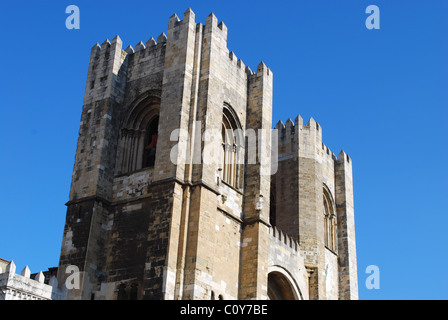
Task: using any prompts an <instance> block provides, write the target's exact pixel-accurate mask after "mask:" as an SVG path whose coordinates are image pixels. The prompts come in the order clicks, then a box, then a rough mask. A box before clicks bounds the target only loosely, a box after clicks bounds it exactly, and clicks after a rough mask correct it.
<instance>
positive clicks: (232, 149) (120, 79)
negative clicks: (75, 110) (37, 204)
mask: <svg viewBox="0 0 448 320" xmlns="http://www.w3.org/2000/svg"><path fill="white" fill-rule="evenodd" d="M227 31H228V30H227V27H226V25H225V24H224V23H223V22H219V21H218V19H217V18H216V16H215V15H214V14H210V15H209V16H208V17H207V18H206V22H205V24H202V23H198V22H196V20H195V14H194V12H193V11H192V10H191V9H188V10H187V11H186V12H185V13H184V14H183V16H182V17H179V16H177V15H176V14H174V15H173V16H172V17H171V18H169V21H168V29H167V32H166V33H162V34H161V35H160V36H158V37H157V38H156V39H155V38H150V39H149V40H148V41H147V42H146V43H143V42H140V43H138V44H137V45H136V46H135V47H134V48H133V47H132V46H129V47H127V48H123V43H122V40H121V39H120V38H119V37H118V36H116V37H115V38H114V39H113V40H112V41H109V40H106V41H104V42H103V43H102V44H101V45H99V44H96V45H95V46H93V48H92V49H91V55H90V62H89V66H88V68H89V69H88V75H87V83H86V89H85V96H84V101H83V107H82V114H81V123H80V129H79V138H78V143H77V149H76V156H75V163H74V167H73V175H72V182H71V188H70V195H69V199H68V200H69V201H68V202H67V204H66V205H67V213H66V221H65V227H64V233H63V239H62V247H61V255H60V261H59V267H58V275H57V277H58V279H57V280H58V284H59V286H60V287H61V286H63V285H64V283H66V282H67V281H68V280H70V279H69V277H70V276H71V275H72V274H71V273H70V272H68V271H67V270H73V266H75V267H76V268H77V270H79V273H78V276H79V278H78V280H79V284H78V285H77V286H72V287H71V289H70V290H68V291H67V295H68V296H67V298H68V299H70V300H268V299H269V300H350V299H358V280H357V260H356V241H355V222H354V202H353V181H352V159H351V158H350V157H349V156H348V155H347V154H346V153H345V152H344V151H341V152H340V153H339V154H338V155H337V156H336V155H335V154H334V153H333V152H332V151H331V150H329V148H328V147H327V146H325V144H324V143H323V140H322V138H323V135H322V127H321V126H320V125H319V123H317V122H316V121H315V120H314V119H310V120H309V121H307V122H304V120H303V119H302V118H301V117H300V116H295V115H294V120H291V119H288V120H287V121H286V122H285V123H283V122H281V121H280V122H278V123H277V124H273V123H272V108H273V105H272V102H273V72H272V70H270V69H269V67H268V66H266V65H265V64H264V63H263V62H262V63H260V64H259V65H258V67H257V68H256V70H251V69H250V68H249V67H248V66H245V65H244V63H243V62H242V60H240V59H238V58H237V57H236V55H235V54H234V53H233V52H231V51H229V49H228V48H227Z"/></svg>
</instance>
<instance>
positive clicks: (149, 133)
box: [142, 116, 159, 168]
mask: <svg viewBox="0 0 448 320" xmlns="http://www.w3.org/2000/svg"><path fill="white" fill-rule="evenodd" d="M158 138H159V116H156V117H154V119H152V120H151V122H150V123H149V125H148V127H147V128H146V136H145V144H144V146H145V149H144V151H143V165H142V167H143V168H152V167H154V163H155V161H156V147H157V140H158Z"/></svg>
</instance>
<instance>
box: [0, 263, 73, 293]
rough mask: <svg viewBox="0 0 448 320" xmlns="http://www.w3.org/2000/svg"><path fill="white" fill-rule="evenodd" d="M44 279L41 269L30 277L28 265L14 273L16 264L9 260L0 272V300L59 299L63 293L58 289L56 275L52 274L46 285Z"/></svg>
mask: <svg viewBox="0 0 448 320" xmlns="http://www.w3.org/2000/svg"><path fill="white" fill-rule="evenodd" d="M44 281H45V276H44V274H43V273H42V271H40V272H39V273H37V274H36V276H35V278H34V279H31V271H30V269H29V267H28V266H25V268H23V270H22V271H21V273H20V274H16V265H15V263H14V261H11V262H9V263H8V265H7V266H6V268H5V271H4V272H3V273H0V300H61V299H62V298H63V296H64V293H63V292H62V291H61V290H60V289H58V282H57V279H56V277H55V276H53V277H52V278H51V279H50V283H49V284H48V285H47V284H45V283H44Z"/></svg>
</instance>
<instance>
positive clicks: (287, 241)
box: [269, 226, 299, 252]
mask: <svg viewBox="0 0 448 320" xmlns="http://www.w3.org/2000/svg"><path fill="white" fill-rule="evenodd" d="M269 235H270V236H271V239H275V240H276V241H277V242H280V243H281V244H282V245H284V246H287V247H289V248H291V249H292V250H294V251H296V252H299V243H298V242H297V240H296V239H294V238H292V237H290V236H288V235H287V234H286V233H284V232H282V231H281V230H280V229H278V228H277V227H275V226H272V227H271V228H270V229H269Z"/></svg>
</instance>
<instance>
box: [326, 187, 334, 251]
mask: <svg viewBox="0 0 448 320" xmlns="http://www.w3.org/2000/svg"><path fill="white" fill-rule="evenodd" d="M323 206H324V237H325V246H326V247H327V248H328V249H330V250H331V251H333V252H336V248H337V239H336V225H337V223H336V214H335V210H334V206H333V201H332V197H331V194H330V191H329V190H328V188H327V187H326V186H324V194H323Z"/></svg>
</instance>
